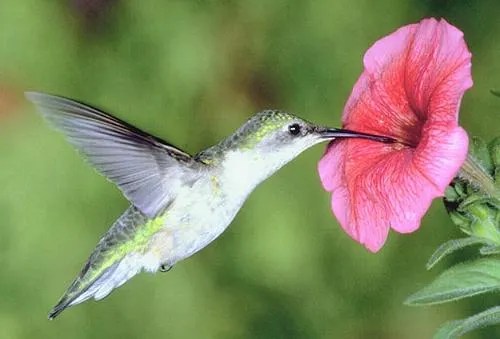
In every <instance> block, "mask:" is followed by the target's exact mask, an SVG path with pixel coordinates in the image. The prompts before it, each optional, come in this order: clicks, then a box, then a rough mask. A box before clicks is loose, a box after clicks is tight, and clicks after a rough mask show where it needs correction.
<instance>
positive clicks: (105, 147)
mask: <svg viewBox="0 0 500 339" xmlns="http://www.w3.org/2000/svg"><path fill="white" fill-rule="evenodd" d="M26 97H27V98H28V99H29V100H30V101H32V102H33V103H34V104H35V105H36V106H37V108H38V110H39V111H40V113H41V114H42V115H43V116H44V117H45V118H46V119H47V120H48V121H49V122H50V123H51V124H52V125H53V126H55V127H56V128H57V129H58V130H60V131H62V132H63V133H64V134H65V135H66V137H67V139H68V140H69V141H70V143H71V144H73V145H74V146H75V147H76V148H77V149H78V150H79V151H80V152H81V153H82V154H83V155H84V157H85V158H86V159H87V160H88V161H89V162H90V163H91V164H92V165H93V166H94V167H95V168H96V169H97V170H98V171H99V172H100V173H102V174H103V175H104V176H105V177H107V178H108V179H109V180H110V181H112V182H113V183H115V184H116V185H117V186H118V187H119V188H120V190H121V191H122V192H123V193H124V195H125V196H126V197H127V198H128V199H129V200H130V201H131V202H132V204H134V205H135V206H136V207H137V208H139V209H140V210H141V211H142V212H143V213H144V214H146V215H148V216H149V217H154V216H155V215H156V214H158V213H159V212H160V211H161V210H163V209H164V208H165V207H166V206H167V205H168V204H169V203H170V202H171V201H172V199H173V198H174V197H175V195H176V193H177V191H178V189H179V187H180V186H181V184H185V183H189V182H190V181H191V182H193V181H195V180H196V178H197V177H198V175H199V170H200V168H201V167H202V166H203V165H202V164H201V163H199V162H197V161H195V160H194V159H193V158H192V157H191V156H190V155H189V154H187V153H185V152H183V151H181V150H180V149H178V148H176V147H174V146H173V145H171V144H169V143H167V142H166V141H164V140H162V139H160V138H157V137H154V136H152V135H150V134H148V133H146V132H143V131H141V130H139V129H138V128H135V127H134V126H132V125H130V124H128V123H126V122H124V121H122V120H119V119H117V118H115V117H113V116H111V115H109V114H107V113H104V112H102V111H100V110H98V109H96V108H93V107H90V106H87V105H85V104H82V103H79V102H77V101H74V100H70V99H66V98H62V97H58V96H53V95H48V94H43V93H34V92H30V93H26Z"/></svg>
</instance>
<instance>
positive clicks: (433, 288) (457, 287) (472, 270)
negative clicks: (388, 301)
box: [405, 259, 500, 306]
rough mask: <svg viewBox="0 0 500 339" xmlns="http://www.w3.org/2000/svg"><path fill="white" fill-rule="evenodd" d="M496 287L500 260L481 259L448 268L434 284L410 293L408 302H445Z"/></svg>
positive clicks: (424, 303)
mask: <svg viewBox="0 0 500 339" xmlns="http://www.w3.org/2000/svg"><path fill="white" fill-rule="evenodd" d="M494 291H500V260H499V259H480V260H475V261H471V262H465V263H461V264H458V265H455V266H453V267H452V268H450V269H448V270H446V271H445V272H444V273H442V274H441V275H440V276H439V277H437V278H436V279H435V280H434V281H433V282H432V283H431V284H429V285H427V286H426V287H424V288H423V289H421V290H420V291H418V292H417V293H415V294H413V295H411V296H410V297H408V298H407V299H406V301H405V304H407V305H412V306H422V305H434V304H441V303H445V302H449V301H454V300H459V299H463V298H467V297H471V296H474V295H478V294H482V293H487V292H494Z"/></svg>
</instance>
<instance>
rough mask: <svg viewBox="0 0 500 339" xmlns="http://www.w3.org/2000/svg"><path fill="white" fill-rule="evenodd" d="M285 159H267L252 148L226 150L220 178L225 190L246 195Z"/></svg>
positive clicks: (283, 162) (280, 165)
mask: <svg viewBox="0 0 500 339" xmlns="http://www.w3.org/2000/svg"><path fill="white" fill-rule="evenodd" d="M285 163H286V161H280V160H279V159H276V158H274V159H269V158H268V157H267V158H266V157H264V156H263V155H262V154H259V152H256V151H254V150H246V151H239V150H231V151H228V152H227V153H226V154H225V156H224V158H223V160H222V161H221V163H220V178H221V182H223V183H224V186H225V188H226V191H232V192H235V193H237V194H241V195H243V196H247V195H248V194H250V192H252V191H253V189H254V188H255V187H257V185H259V184H260V183H261V182H262V181H264V180H266V179H267V178H268V177H270V176H271V175H272V174H274V173H275V172H276V171H277V170H279V169H280V168H281V167H282V166H283V165H284V164H285Z"/></svg>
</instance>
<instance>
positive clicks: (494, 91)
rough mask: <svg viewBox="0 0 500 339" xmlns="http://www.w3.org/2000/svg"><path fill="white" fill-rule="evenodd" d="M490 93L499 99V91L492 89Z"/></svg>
mask: <svg viewBox="0 0 500 339" xmlns="http://www.w3.org/2000/svg"><path fill="white" fill-rule="evenodd" d="M490 93H491V94H493V95H495V96H497V97H500V91H497V90H494V89H490Z"/></svg>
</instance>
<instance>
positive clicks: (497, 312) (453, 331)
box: [433, 306, 500, 339]
mask: <svg viewBox="0 0 500 339" xmlns="http://www.w3.org/2000/svg"><path fill="white" fill-rule="evenodd" d="M498 323H500V306H496V307H493V308H490V309H488V310H486V311H484V312H481V313H478V314H476V315H473V316H472V317H469V318H467V319H462V320H454V321H450V322H448V323H446V324H444V326H442V327H441V328H440V329H439V330H438V331H437V332H436V334H435V335H434V337H433V339H452V338H458V337H460V336H462V335H464V334H465V333H467V332H470V331H472V330H474V329H477V328H481V327H486V326H490V325H495V324H498Z"/></svg>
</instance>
